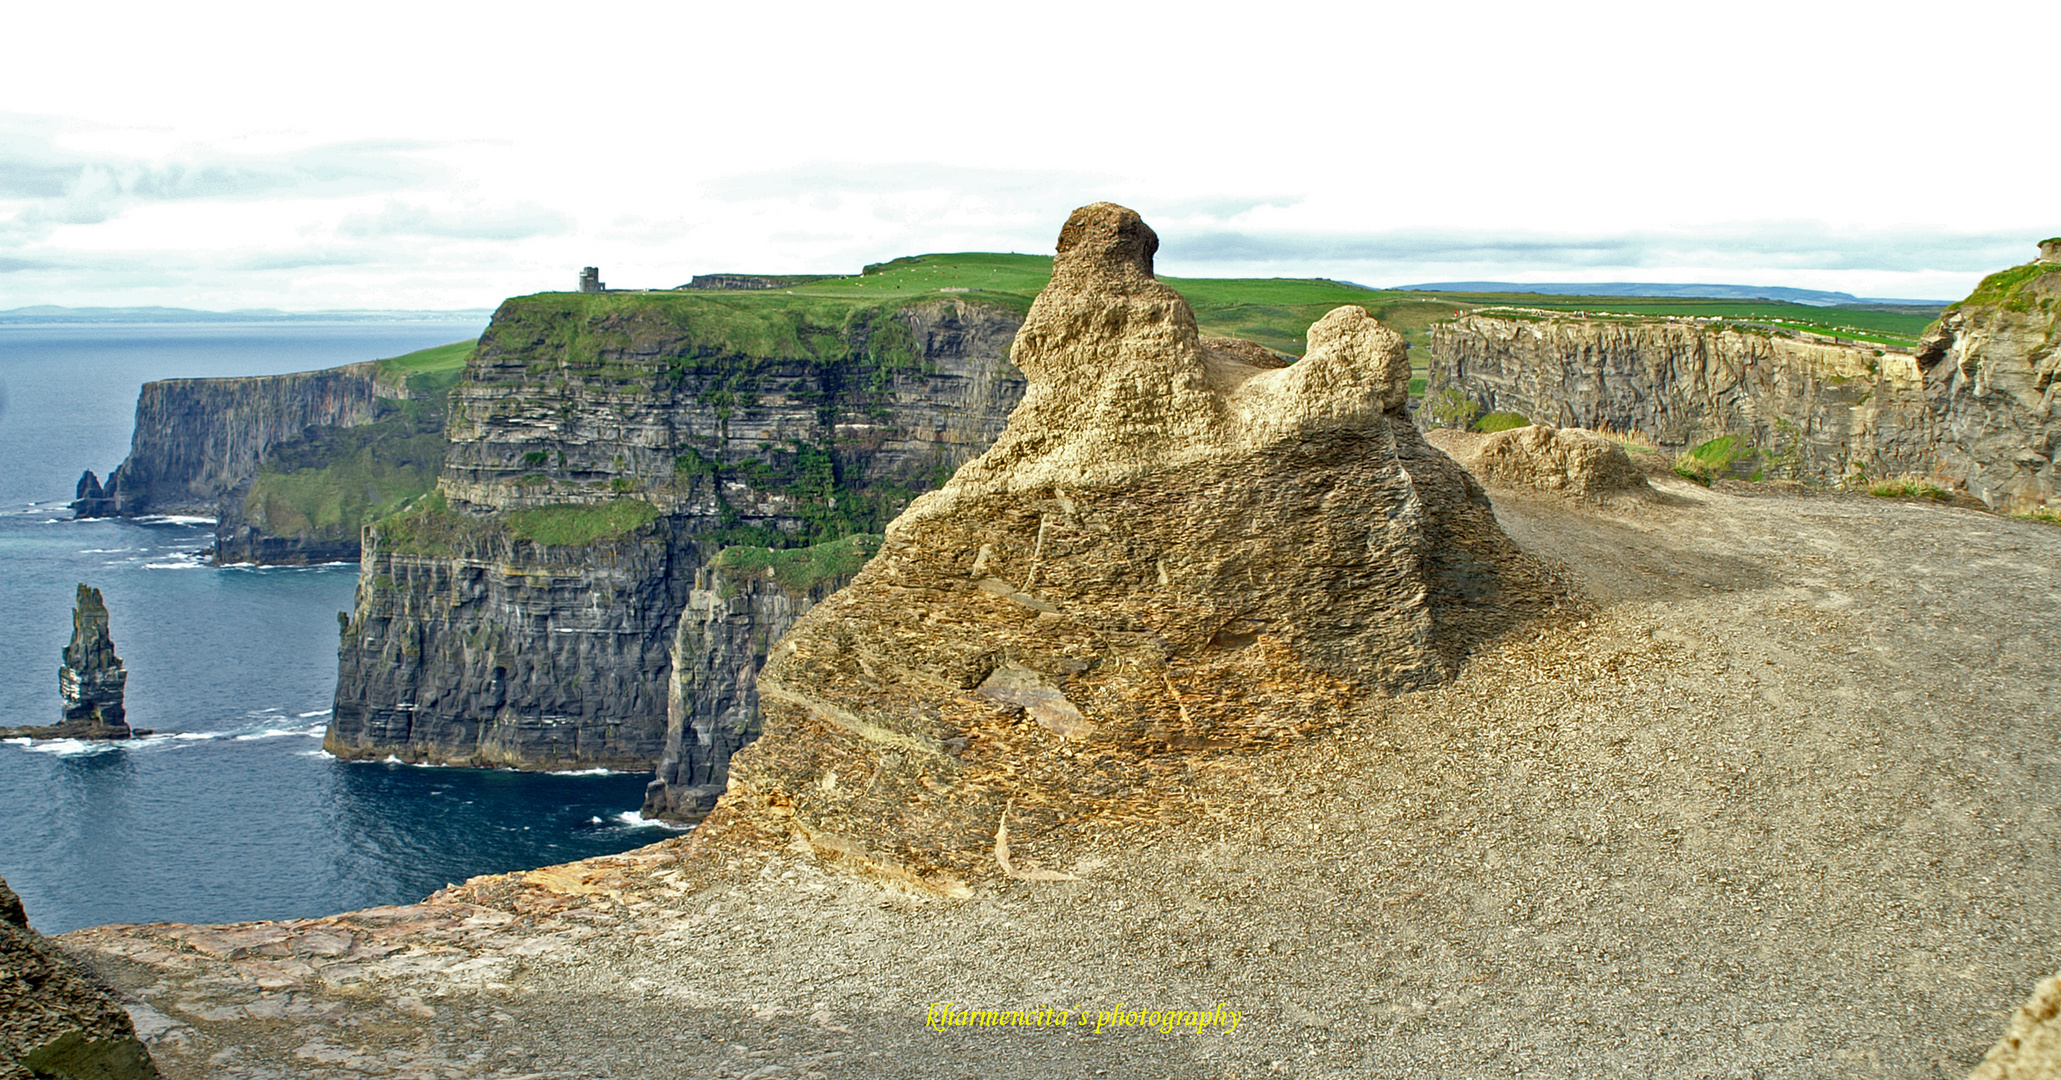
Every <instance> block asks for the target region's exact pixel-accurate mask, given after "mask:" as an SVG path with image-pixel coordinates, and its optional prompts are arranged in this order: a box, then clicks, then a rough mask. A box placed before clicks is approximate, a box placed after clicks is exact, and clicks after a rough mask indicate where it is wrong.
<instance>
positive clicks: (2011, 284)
mask: <svg viewBox="0 0 2061 1080" xmlns="http://www.w3.org/2000/svg"><path fill="white" fill-rule="evenodd" d="M2050 274H2051V275H2054V276H2056V277H2057V278H2061V263H2049V262H2029V263H2026V264H2025V265H2023V266H2014V267H2012V268H2010V269H2009V270H1999V271H1997V272H1996V273H1994V274H1991V275H1990V276H1988V277H1986V278H1983V279H1982V284H1980V285H1977V286H1976V287H1975V291H1974V292H1972V293H1969V294H1968V298H1967V299H1966V300H1962V301H1961V302H1959V303H1957V304H1954V305H1952V306H1950V307H1948V308H1947V309H1946V312H1944V313H1942V314H1943V315H1944V314H1949V313H1952V312H1956V311H1960V310H1962V309H1964V308H1971V307H2000V308H2003V309H2004V310H2006V311H2013V312H2018V313H2021V314H2022V313H2025V312H2029V311H2031V310H2032V309H2033V308H2034V307H2035V306H2038V307H2039V308H2040V310H2042V311H2052V310H2053V309H2054V300H2053V298H2052V297H2045V298H2034V297H2032V296H2028V295H2026V294H2027V291H2028V290H2029V289H2030V288H2031V286H2033V284H2034V283H2036V282H2039V281H2040V280H2041V279H2042V278H2045V277H2047V276H2048V275H2050Z"/></svg>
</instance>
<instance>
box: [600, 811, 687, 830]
mask: <svg viewBox="0 0 2061 1080" xmlns="http://www.w3.org/2000/svg"><path fill="white" fill-rule="evenodd" d="M596 820H599V819H596ZM615 822H616V824H618V825H624V826H628V827H629V828H632V829H665V830H666V831H668V832H686V831H687V830H689V829H692V828H693V827H694V826H692V825H676V824H674V823H672V822H670V821H660V820H659V819H658V818H655V817H645V816H644V815H643V814H641V813H638V812H637V811H635V810H625V811H623V812H622V813H620V814H617V815H616V816H615Z"/></svg>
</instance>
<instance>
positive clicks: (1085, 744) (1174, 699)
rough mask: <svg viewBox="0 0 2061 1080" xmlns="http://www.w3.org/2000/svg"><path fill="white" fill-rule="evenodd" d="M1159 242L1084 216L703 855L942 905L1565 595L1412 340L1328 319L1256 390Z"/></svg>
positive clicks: (762, 689)
mask: <svg viewBox="0 0 2061 1080" xmlns="http://www.w3.org/2000/svg"><path fill="white" fill-rule="evenodd" d="M1157 246H1158V239H1157V237H1156V236H1155V235H1154V233H1153V232H1152V230H1151V229H1150V228H1149V227H1147V226H1146V225H1145V223H1144V222H1143V221H1142V220H1140V219H1139V217H1138V216H1137V215H1136V214H1135V213H1133V212H1132V211H1129V210H1126V209H1124V208H1122V207H1118V206H1114V205H1111V204H1107V203H1100V204H1096V205H1094V206H1089V207H1085V208H1083V209H1081V210H1079V211H1076V212H1075V214H1074V215H1073V217H1072V218H1071V219H1069V220H1068V222H1067V224H1066V227H1065V228H1064V230H1062V232H1061V233H1060V237H1059V243H1058V259H1057V263H1056V265H1055V271H1054V275H1053V278H1052V282H1051V284H1050V285H1049V286H1048V287H1047V288H1046V289H1045V290H1044V291H1043V292H1041V293H1040V294H1039V296H1038V299H1037V301H1036V302H1035V303H1034V304H1033V305H1032V307H1031V311H1030V314H1029V317H1028V318H1027V320H1026V321H1025V323H1024V326H1023V329H1022V330H1021V332H1019V333H1018V335H1017V338H1016V344H1015V347H1014V349H1013V351H1012V358H1013V359H1014V360H1015V362H1016V364H1017V365H1018V367H1020V368H1021V369H1022V370H1023V372H1024V374H1025V376H1026V377H1027V378H1028V380H1029V384H1028V386H1027V388H1026V391H1025V394H1024V398H1023V401H1022V403H1021V404H1020V405H1019V406H1018V407H1017V409H1016V411H1015V412H1014V413H1013V414H1012V415H1011V416H1010V420H1009V427H1008V429H1007V430H1006V431H1005V432H1004V433H1003V435H1002V437H1001V438H1000V439H999V440H998V441H997V442H996V444H995V446H994V447H993V448H992V449H990V450H989V451H988V452H987V453H986V454H984V455H982V456H981V457H980V458H978V459H976V460H974V461H972V462H969V463H968V464H967V465H966V466H965V467H964V468H962V469H960V470H959V472H958V473H957V474H956V475H954V476H953V478H952V479H951V481H950V482H948V483H947V484H946V485H945V486H944V487H942V488H940V489H939V490H937V491H935V492H933V493H931V494H928V495H925V496H923V497H922V498H919V499H918V500H916V502H915V503H913V504H912V505H911V506H910V507H909V509H908V510H907V511H905V512H904V513H903V514H902V515H901V516H900V517H898V518H896V519H895V521H894V523H893V524H892V525H890V526H889V527H888V529H887V533H886V538H885V541H884V544H883V547H882V550H881V553H880V554H879V555H877V556H875V558H874V559H873V561H872V562H871V563H869V564H868V566H867V567H866V569H865V570H863V571H861V572H860V574H859V575H858V577H857V578H856V579H855V580H854V581H853V583H852V584H851V585H850V586H848V587H846V588H845V589H844V590H842V591H840V592H838V593H837V594H835V595H833V596H832V597H830V598H829V599H828V600H826V601H824V602H823V603H821V604H819V605H817V606H816V607H815V608H814V609H813V610H811V611H810V612H809V613H808V614H806V615H805V616H803V617H802V619H801V620H800V621H799V622H798V623H796V624H795V626H794V629H792V630H791V631H789V633H788V635H787V636H786V637H785V638H784V639H783V640H782V641H781V642H780V644H779V645H778V646H777V647H776V648H775V650H774V653H773V656H772V657H771V658H770V660H769V661H768V663H767V665H766V667H765V669H764V671H763V672H762V673H761V675H760V677H759V695H760V706H761V712H762V714H763V718H764V724H765V733H764V735H763V736H762V737H761V738H760V739H759V740H758V741H756V742H754V743H752V744H751V745H750V746H748V747H746V748H745V749H744V750H743V751H741V752H740V753H739V754H738V755H737V756H736V757H735V758H733V760H732V763H731V782H730V790H729V793H728V794H727V795H726V796H725V798H724V800H723V802H722V803H721V805H719V806H718V808H717V810H716V812H715V814H714V815H713V816H712V817H711V818H710V820H709V822H708V823H707V824H706V825H705V826H704V830H705V834H706V835H708V836H710V837H721V836H723V835H726V834H727V833H728V832H729V831H730V830H733V829H760V828H764V829H772V830H774V831H776V832H792V833H793V834H795V835H797V836H799V837H800V838H802V839H804V840H806V841H807V842H808V843H809V844H811V845H813V846H814V847H815V848H816V849H817V850H818V851H820V852H824V853H826V854H834V855H840V856H844V857H848V858H850V859H852V860H854V861H856V862H857V863H859V864H861V865H863V866H866V867H869V868H871V869H872V870H874V871H876V872H880V873H885V874H888V875H891V876H897V877H902V878H906V879H909V880H912V881H920V882H924V883H926V884H928V885H930V886H932V887H936V888H940V889H944V890H947V891H952V890H955V889H956V888H957V887H958V884H959V883H960V882H963V881H964V880H965V879H967V878H970V877H974V876H983V875H989V876H991V875H994V874H997V873H1001V874H1010V875H1016V876H1023V875H1026V874H1030V875H1041V874H1042V875H1049V874H1054V873H1056V871H1053V870H1051V869H1049V868H1041V867H1038V866H1036V865H1035V859H1033V858H1030V857H1027V856H1026V854H1025V853H1026V852H1027V851H1030V850H1034V848H1035V845H1037V844H1040V843H1042V842H1044V840H1045V839H1046V838H1047V837H1049V836H1050V835H1052V834H1053V832H1054V830H1055V829H1058V828H1059V827H1060V826H1061V825H1062V824H1063V823H1065V822H1069V821H1075V820H1079V819H1080V818H1082V817H1083V816H1084V815H1088V814H1091V813H1093V812H1094V810H1095V808H1096V807H1098V806H1102V805H1104V804H1106V803H1108V802H1109V801H1110V800H1112V799H1120V798H1121V797H1122V792H1123V791H1124V790H1125V789H1126V788H1127V787H1128V786H1129V785H1130V783H1131V781H1132V780H1134V779H1136V778H1137V777H1138V776H1140V775H1142V774H1144V773H1149V772H1151V771H1152V770H1154V769H1156V768H1161V767H1166V766H1167V763H1169V762H1178V761H1180V760H1182V759H1183V758H1184V757H1187V756H1193V755H1208V754H1213V753H1220V752H1225V751H1231V750H1237V749H1248V748H1253V747H1258V746H1264V745H1267V744H1269V743H1272V742H1275V741H1277V740H1280V739H1283V738H1286V737H1291V736H1293V735H1295V734H1297V733H1299V732H1306V731H1310V730H1314V729H1318V728H1322V727H1325V726H1328V725H1330V724H1332V723H1335V722H1337V720H1338V719H1339V718H1340V717H1341V716H1343V715H1345V714H1346V712H1347V711H1348V710H1349V709H1351V708H1352V707H1353V706H1354V705H1355V704H1356V703H1357V702H1359V701H1361V700H1363V699H1365V698H1366V697H1367V696H1368V695H1379V694H1382V693H1386V692H1389V691H1394V690H1399V689H1403V688H1407V687H1415V686H1422V685H1425V684H1427V683H1431V682H1435V681H1437V680H1440V679H1443V678H1445V677H1446V676H1447V675H1448V674H1449V673H1450V672H1451V671H1452V670H1453V667H1454V664H1455V663H1456V661H1457V660H1458V659H1459V658H1460V656H1461V655H1463V654H1464V652H1465V651H1466V650H1467V648H1468V647H1469V646H1470V644H1471V643H1472V642H1474V641H1477V640H1479V639H1480V638H1481V637H1482V636H1483V635H1486V634H1489V633H1493V632H1495V631H1496V630H1497V629H1499V628H1505V627H1507V626H1508V625H1509V624H1510V622H1511V621H1512V620H1513V619H1514V618H1516V617H1518V616H1521V615H1522V614H1524V613H1529V612H1539V611H1543V610H1547V609H1550V608H1551V607H1552V606H1553V605H1554V604H1555V603H1556V601H1557V600H1559V599H1560V598H1561V597H1562V593H1561V592H1560V591H1559V588H1558V586H1557V585H1556V584H1555V583H1554V582H1553V581H1552V580H1551V579H1550V577H1549V576H1548V575H1547V574H1546V573H1545V572H1544V571H1543V570H1542V569H1541V568H1540V567H1539V566H1538V565H1537V564H1535V563H1534V562H1533V561H1532V560H1530V559H1529V558H1528V557H1527V556H1525V555H1523V554H1522V553H1521V552H1519V551H1518V550H1517V548H1516V547H1515V546H1514V545H1513V544H1512V543H1511V542H1510V541H1509V539H1508V538H1507V537H1506V536H1504V535H1503V533H1502V532H1501V531H1500V530H1499V529H1498V528H1497V527H1496V524H1495V520H1494V517H1493V515H1492V514H1491V512H1490V509H1489V506H1488V502H1487V499H1486V498H1485V497H1484V495H1483V494H1482V492H1481V489H1480V488H1479V487H1478V486H1476V485H1475V484H1474V483H1473V481H1472V480H1471V479H1470V478H1469V477H1468V476H1467V474H1466V473H1465V472H1463V471H1462V470H1461V469H1460V468H1459V467H1458V466H1456V465H1454V464H1453V462H1452V461H1451V460H1450V459H1448V458H1447V457H1445V455H1443V454H1441V453H1439V452H1438V451H1436V450H1434V449H1432V448H1431V447H1430V446H1428V445H1426V444H1425V442H1424V441H1423V439H1422V437H1421V436H1420V435H1419V434H1418V432H1417V428H1416V426H1415V424H1414V423H1413V422H1412V421H1411V419H1410V417H1409V416H1408V414H1407V413H1406V411H1405V403H1406V400H1407V396H1408V382H1409V374H1410V372H1409V364H1408V361H1407V359H1406V357H1405V353H1404V344H1403V340H1402V338H1401V337H1400V336H1399V335H1397V334H1395V333H1394V332H1392V331H1390V330H1388V329H1387V328H1385V327H1383V326H1381V325H1380V324H1379V323H1378V322H1376V321H1375V320H1373V319H1371V318H1369V317H1368V316H1367V315H1366V313H1365V312H1364V311H1363V310H1361V309H1359V308H1355V307H1345V308H1340V309H1338V310H1336V311H1334V312H1332V313H1331V314H1330V315H1327V316H1326V317H1325V318H1323V319H1322V320H1320V321H1319V322H1318V323H1317V324H1316V325H1314V326H1312V327H1311V328H1310V331H1309V335H1308V340H1309V352H1308V354H1307V355H1306V356H1305V357H1304V358H1303V359H1302V360H1301V361H1299V362H1297V363H1296V364H1294V365H1293V366H1290V367H1286V368H1281V367H1272V366H1267V367H1261V366H1256V365H1254V364H1252V363H1250V362H1248V358H1249V357H1250V356H1251V354H1250V353H1249V352H1246V351H1244V350H1242V349H1236V348H1230V347H1225V346H1224V345H1223V344H1221V343H1213V342H1212V343H1205V342H1204V341H1202V340H1200V339H1199V338H1198V336H1197V334H1196V328H1195V319H1194V315H1193V312H1192V311H1191V310H1190V309H1189V307H1188V305H1187V303H1186V302H1185V301H1184V300H1183V299H1182V298H1181V297H1180V295H1179V294H1178V293H1176V292H1174V291H1173V290H1172V289H1170V288H1168V287H1167V286H1165V285H1163V284H1161V283H1160V282H1158V281H1157V280H1155V279H1154V277H1153V274H1152V257H1153V253H1154V251H1155V250H1156V248H1157ZM1005 815H1007V816H1006V817H1005ZM1011 838H1014V843H1015V846H1014V848H1012V847H1011ZM708 842H711V843H716V842H720V841H719V840H713V839H712V840H710V841H708ZM1027 845H1028V846H1027ZM1012 850H1013V851H1014V852H1015V853H1016V854H1015V856H1014V857H1012V855H1011V852H1012Z"/></svg>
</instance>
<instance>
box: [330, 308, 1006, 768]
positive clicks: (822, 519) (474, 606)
mask: <svg viewBox="0 0 2061 1080" xmlns="http://www.w3.org/2000/svg"><path fill="white" fill-rule="evenodd" d="M832 315H834V316H835V318H830V317H826V316H824V314H823V312H822V311H819V310H813V309H807V308H805V307H803V306H801V305H796V304H793V303H791V302H789V301H786V300H783V299H782V298H780V297H775V296H763V295H762V296H746V297H729V296H724V295H721V294H716V295H709V294H630V295H628V296H621V295H616V294H602V295H597V296H579V295H570V294H567V295H547V296H541V297H526V298H521V299H518V300H513V301H510V302H509V303H508V304H506V305H504V306H503V308H502V309H501V311H500V312H498V313H497V314H496V316H495V320H494V323H493V325H492V326H491V327H489V328H488V330H487V332H486V334H485V335H484V336H483V337H482V339H481V342H480V347H479V349H478V350H477V351H476V353H475V354H474V356H473V359H472V361H471V362H470V364H469V365H468V368H467V372H466V377H465V378H464V380H463V381H462V382H461V383H460V384H459V385H458V386H457V387H456V388H454V389H453V390H452V392H451V403H452V404H451V412H450V422H449V425H448V427H447V436H448V439H449V447H448V450H447V453H446V457H445V462H446V463H445V468H444V472H443V476H442V479H441V481H440V499H441V501H442V502H443V503H445V504H446V505H444V506H442V507H438V508H418V509H417V510H416V511H413V512H411V513H409V514H403V515H401V516H400V517H399V518H396V519H392V520H390V521H389V522H387V523H384V524H381V525H378V526H375V527H374V528H372V529H370V530H368V532H367V534H366V545H365V550H364V554H363V557H362V562H361V571H360V578H359V589H358V597H357V602H356V610H355V612H354V613H353V614H352V615H351V616H349V617H348V618H347V619H346V620H345V626H344V631H343V641H342V644H341V647H340V650H339V666H338V679H337V698H336V708H335V714H334V717H333V719H332V721H331V725H330V731H329V735H328V738H327V740H326V742H325V745H326V746H327V747H328V748H329V749H330V751H331V752H333V753H336V754H338V755H339V756H344V757H385V756H387V755H390V754H391V755H395V756H398V757H401V758H403V759H405V760H411V761H435V762H448V763H454V764H483V765H502V766H513V767H518V768H566V767H590V766H607V767H611V768H623V769H650V768H653V767H654V766H655V765H657V764H658V762H659V760H660V758H661V756H662V752H663V750H664V748H665V746H666V738H667V707H666V706H667V685H668V680H669V678H670V675H671V671H672V665H673V650H674V648H675V645H676V641H675V639H676V636H677V631H678V629H679V625H680V620H681V618H682V613H683V612H687V611H688V610H689V608H690V603H691V600H692V597H693V595H694V594H695V584H696V574H697V571H699V570H700V568H701V567H702V565H703V564H704V563H705V562H706V561H707V560H708V559H709V558H710V557H711V556H713V555H714V553H715V552H716V551H717V550H719V549H720V548H722V547H725V546H728V545H730V544H734V543H740V542H743V543H757V544H759V545H761V546H766V545H775V546H779V545H786V544H792V543H795V542H796V541H798V540H801V539H804V538H822V537H828V536H837V535H843V534H846V533H853V532H862V531H875V530H877V529H878V527H879V524H880V522H881V521H882V520H884V519H885V518H886V517H887V516H891V515H892V514H893V513H894V512H895V511H896V510H898V509H899V508H900V507H901V506H902V505H903V504H904V503H906V501H907V500H908V498H909V497H910V496H912V495H913V494H915V493H917V492H920V491H923V490H926V489H928V488H930V487H933V486H935V485H936V483H938V482H939V481H941V480H942V479H943V478H944V477H945V476H947V475H949V474H950V472H951V470H952V469H954V468H956V467H957V466H958V465H959V464H960V463H961V462H963V461H964V460H966V459H967V458H970V457H972V456H974V455H976V454H978V453H980V451H981V450H983V449H984V448H985V447H986V446H987V444H988V443H989V442H991V441H992V440H993V438H994V436H995V434H996V433H997V432H999V431H1000V430H1001V428H1002V425H1003V423H1004V420H1005V418H1006V417H1007V415H1008V411H1009V409H1010V407H1011V406H1013V405H1014V404H1015V401H1016V399H1017V397H1018V396H1019V395H1020V393H1021V388H1022V382H1021V377H1020V376H1018V375H1017V373H1016V371H1015V369H1014V368H1013V367H1012V366H1010V364H1009V363H1008V361H1007V359H1006V348H1007V345H1008V342H1009V341H1010V339H1011V337H1012V336H1013V334H1014V331H1015V329H1016V325H1017V319H1016V318H1015V317H1014V316H1013V315H1011V314H1010V313H1009V312H1007V311H999V310H995V309H990V308H986V307H982V306H979V305H974V304H967V303H963V302H953V301H943V302H939V303H935V304H932V305H929V306H927V307H915V308H908V309H903V310H900V311H882V310H879V309H860V310H856V311H854V310H852V309H850V308H849V307H842V308H837V309H834V310H833V311H832ZM595 522H599V524H595ZM706 614H707V613H702V614H701V615H694V616H690V617H692V618H704V617H705V616H706ZM742 693H743V691H742V690H741V689H733V690H730V691H721V692H719V691H717V690H715V689H710V690H708V691H707V692H706V693H704V694H701V695H699V696H698V697H696V696H694V695H690V697H693V699H694V700H696V701H698V702H701V703H700V704H697V705H695V706H694V708H695V709H697V710H702V711H704V712H706V713H707V714H708V715H709V716H711V717H728V718H730V719H728V720H724V721H722V722H724V723H729V724H731V725H732V726H733V727H734V726H735V724H737V723H739V722H741V721H738V720H737V719H736V718H737V717H741V716H746V715H748V714H749V712H750V707H749V703H748V702H746V701H741V700H739V698H740V696H741V695H742ZM696 715H697V716H698V715H700V713H697V714H696ZM694 722H696V721H695V719H694V717H686V718H683V723H685V724H686V725H687V729H688V730H692V727H693V723H694ZM719 756H723V757H725V758H726V756H727V749H725V750H724V752H723V754H722V755H719ZM721 764H722V763H721V762H716V763H715V765H714V766H713V767H716V768H720V767H721ZM710 767H711V765H710V762H709V761H706V760H704V761H702V762H700V764H699V765H695V764H692V763H685V764H683V765H682V768H683V769H684V770H685V771H686V772H687V773H693V772H695V771H696V769H697V768H698V769H700V771H702V772H704V773H705V772H707V770H708V768H710Z"/></svg>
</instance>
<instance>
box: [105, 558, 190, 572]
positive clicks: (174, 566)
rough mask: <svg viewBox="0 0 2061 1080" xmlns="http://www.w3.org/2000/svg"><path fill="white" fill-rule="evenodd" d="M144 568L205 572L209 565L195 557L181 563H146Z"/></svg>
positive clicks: (111, 564)
mask: <svg viewBox="0 0 2061 1080" xmlns="http://www.w3.org/2000/svg"><path fill="white" fill-rule="evenodd" d="M108 565H109V566H113V565H116V564H114V563H109V564H108ZM143 568H144V569H145V570H204V569H206V568H207V564H205V563H203V562H201V561H200V558H199V557H198V556H195V557H193V558H191V559H186V560H183V561H180V562H149V563H144V564H143Z"/></svg>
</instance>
